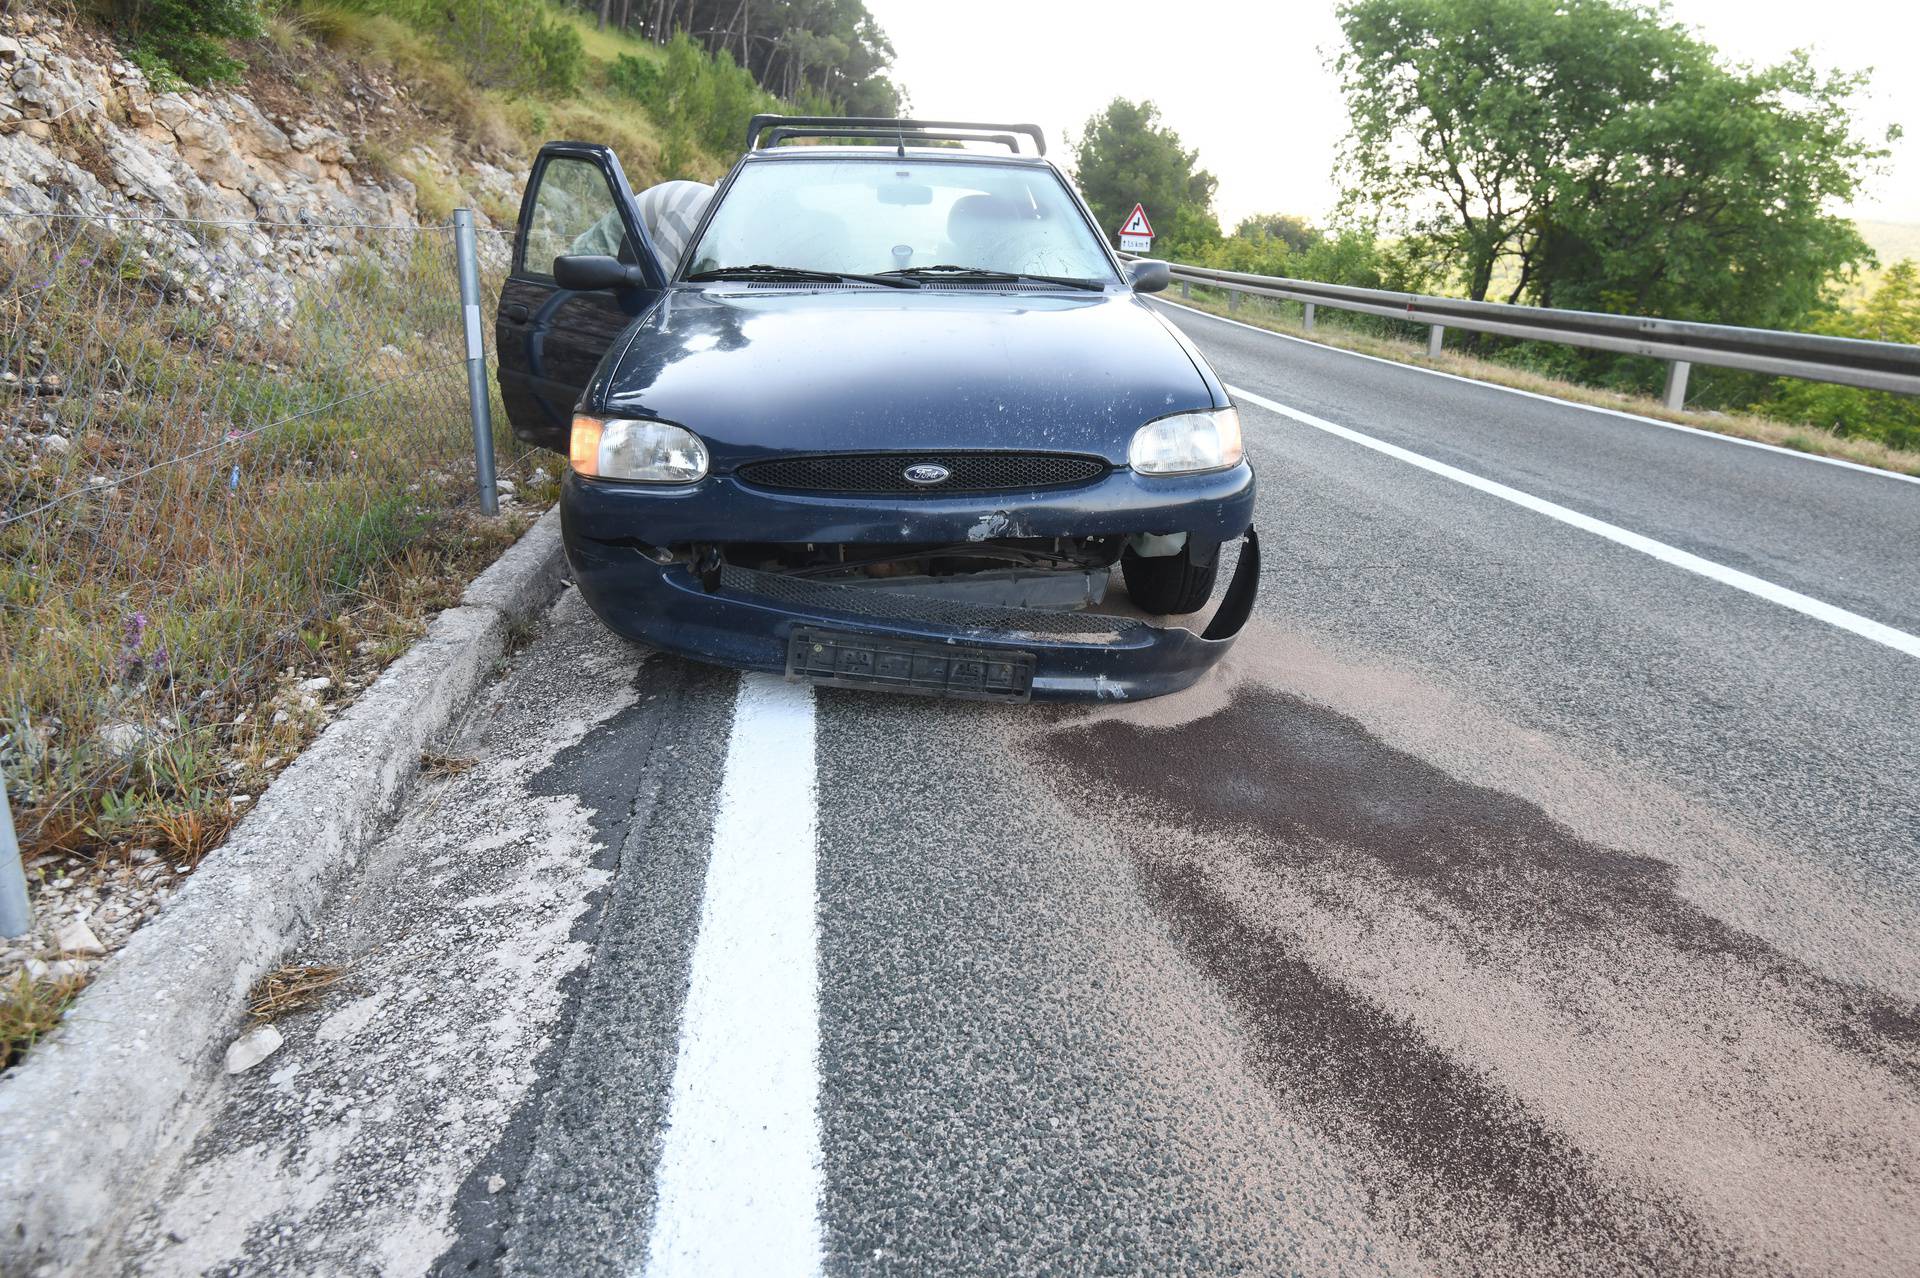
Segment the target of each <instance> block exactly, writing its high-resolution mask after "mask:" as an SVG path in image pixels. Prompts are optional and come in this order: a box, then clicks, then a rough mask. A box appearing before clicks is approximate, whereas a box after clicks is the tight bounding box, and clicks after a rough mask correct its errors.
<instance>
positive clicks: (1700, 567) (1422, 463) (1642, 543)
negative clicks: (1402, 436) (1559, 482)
mask: <svg viewBox="0 0 1920 1278" xmlns="http://www.w3.org/2000/svg"><path fill="white" fill-rule="evenodd" d="M1227 393H1228V394H1229V395H1232V396H1233V397H1234V398H1235V399H1237V400H1244V401H1245V402H1247V403H1249V404H1255V405H1258V406H1259V407H1261V408H1264V409H1266V410H1267V411H1268V412H1270V413H1278V414H1279V415H1280V416H1282V417H1286V418H1290V419H1292V420H1293V421H1296V422H1299V423H1300V424H1301V425H1303V426H1311V427H1313V428H1314V429H1315V430H1323V431H1325V432H1327V433H1328V434H1329V435H1337V436H1339V437H1340V438H1341V439H1344V440H1348V441H1350V442H1352V443H1355V444H1359V445H1360V446H1361V447H1363V448H1371V449H1373V450H1374V451H1375V452H1377V453H1384V454H1386V455H1387V456H1388V457H1392V458H1395V459H1396V460H1398V461H1403V462H1406V463H1407V464H1409V465H1412V466H1418V467H1419V468H1420V469H1421V470H1425V471H1430V472H1431V473H1433V474H1435V475H1439V476H1442V477H1443V478H1446V479H1451V480H1453V481H1454V482H1455V483H1458V484H1465V485H1466V486H1467V487H1469V488H1472V489H1475V490H1477V491H1479V492H1483V493H1486V494H1488V495H1489V496H1492V497H1498V498H1499V499H1500V500H1502V501H1509V502H1512V503H1513V504H1514V505H1516V506H1519V507H1522V508H1524V509H1526V510H1531V511H1533V512H1534V513H1535V514H1538V515H1545V516H1546V517H1547V518H1549V519H1557V520H1559V521H1560V522H1561V523H1563V524H1569V525H1571V526H1572V527H1575V528H1578V529H1580V530H1582V531H1583V532H1590V533H1592V534H1593V535H1594V536H1596V537H1604V538H1606V539H1607V540H1608V541H1611V542H1613V543H1615V544H1616V545H1621V546H1625V547H1627V548H1628V549H1630V550H1637V551H1639V552H1640V553H1641V554H1643V555H1651V556H1652V557H1653V558H1655V559H1658V560H1659V561H1660V562H1662V563H1665V564H1671V565H1673V566H1674V567H1676V568H1684V569H1686V570H1687V571H1688V572H1691V573H1698V574H1699V575H1700V576H1702V577H1706V578H1708V579H1710V580H1713V581H1717V582H1719V583H1720V584H1721V585H1724V586H1732V587H1733V588H1734V589H1735V590H1743V591H1745V592H1746V593H1747V594H1750V595H1755V596H1757V597H1759V598H1761V599H1765V600H1767V601H1768V602H1769V603H1776V604H1779V605H1780V606H1781V607H1783V608H1791V609H1792V610H1793V611H1795V612H1797V613H1800V614H1801V615H1802V616H1807V617H1812V618H1813V619H1814V620H1816V621H1824V622H1826V623H1827V624H1828V625H1830V626H1836V627H1838V628H1839V629H1841V630H1845V631H1849V632H1851V633H1853V634H1856V635H1859V636H1860V637H1861V638H1863V639H1871V640H1873V642H1875V643H1879V644H1885V645H1886V646H1887V647H1889V648H1892V649H1894V650H1895V651H1896V652H1904V653H1905V654H1907V655H1908V656H1909V657H1920V635H1910V634H1908V633H1907V632H1906V631H1904V630H1896V629H1894V628H1893V627H1892V626H1889V625H1885V624H1883V623H1881V622H1878V621H1874V620H1873V619H1872V618H1869V617H1862V616H1861V615H1860V614H1858V613H1854V612H1848V611H1847V610H1846V609H1845V608H1836V607H1835V606H1834V605H1832V604H1830V603H1825V602H1823V601H1821V600H1819V599H1815V598H1813V597H1812V596H1811V595H1803V594H1801V593H1800V592H1799V591H1797V590H1789V589H1787V588H1786V587H1785V586H1777V585H1775V584H1774V583H1773V582H1770V581H1766V580H1764V579H1762V578H1759V577H1755V576H1753V575H1752V574H1750V573H1744V572H1741V571H1740V570H1739V569H1737V568H1729V567H1727V566H1726V565H1725V564H1719V563H1715V562H1714V561H1713V560H1711V559H1702V558H1701V557H1700V556H1699V555H1695V554H1691V553H1689V552H1687V551H1684V550H1681V549H1679V548H1678V547H1676V546H1669V545H1667V543H1665V542H1663V541H1655V540H1654V539H1653V538H1651V537H1646V536H1642V535H1641V534H1639V533H1637V532H1630V531H1628V530H1627V529H1625V528H1622V527H1620V526H1619V525H1617V524H1610V523H1607V522H1606V521H1605V520H1601V519H1595V518H1594V517H1593V516H1591V515H1583V514H1581V513H1580V512H1579V511H1577V510H1569V509H1568V508H1567V507H1565V506H1562V505H1559V504H1558V503H1555V502H1550V501H1547V500H1545V499H1544V498H1540V497H1535V496H1533V495H1532V494H1530V493H1523V492H1521V491H1520V490H1519V489H1517V488H1509V487H1507V486H1506V485H1505V484H1502V483H1497V482H1495V481H1494V480H1491V479H1483V478H1481V477H1480V476H1479V475H1474V474H1470V473H1469V472H1467V471H1464V470H1461V469H1459V468H1458V467H1455V466H1449V465H1447V464H1446V463H1445V462H1438V461H1435V460H1433V458H1431V457H1425V456H1422V455H1421V454H1419V453H1416V452H1413V451H1412V450H1411V449H1406V448H1402V447H1400V446H1399V445H1398V444H1389V443H1387V442H1386V441H1385V440H1383V439H1375V438H1374V437H1373V436H1371V435H1363V434H1361V433H1360V432H1359V431H1357V430H1353V429H1351V428H1350V427H1346V426H1337V425H1335V424H1334V423H1332V422H1330V421H1327V420H1326V419H1325V418H1323V417H1315V416H1314V415H1313V414H1312V413H1306V412H1302V411H1301V410H1299V409H1297V408H1289V407H1288V406H1287V405H1285V404H1282V403H1280V402H1279V401H1277V400H1272V399H1268V398H1267V397H1266V396H1264V395H1256V394H1254V393H1253V392H1252V391H1248V390H1241V389H1240V388H1239V387H1236V386H1229V387H1227Z"/></svg>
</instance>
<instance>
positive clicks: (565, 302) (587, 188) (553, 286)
mask: <svg viewBox="0 0 1920 1278" xmlns="http://www.w3.org/2000/svg"><path fill="white" fill-rule="evenodd" d="M573 254H600V255H604V256H608V257H617V258H619V259H620V260H621V261H622V262H626V263H629V264H632V265H637V266H639V267H640V269H641V272H642V273H643V275H644V278H645V280H646V284H645V286H644V287H632V288H618V289H600V290H595V291H592V292H575V291H573V290H571V289H565V288H562V287H560V285H559V284H558V283H556V282H555V280H554V278H553V260H554V259H555V258H557V257H565V256H569V255H573ZM665 286H666V276H665V273H664V272H663V271H662V270H661V268H660V263H659V262H658V260H656V258H655V255H654V251H653V244H652V242H651V241H650V240H649V239H648V238H647V233H646V228H645V227H644V226H643V225H642V224H641V221H640V215H639V210H638V209H637V208H636V207H635V206H634V199H633V188H631V187H630V186H628V185H627V176H626V174H625V173H624V172H622V171H621V169H620V161H619V160H618V159H617V158H615V156H614V154H613V152H612V151H610V150H608V149H607V148H606V147H604V146H598V145H595V144H593V143H588V142H549V143H547V144H546V145H545V146H543V147H541V148H540V155H539V158H538V159H536V160H535V161H534V164H533V175H532V177H531V178H529V179H528V181H527V193H526V194H525V195H524V196H523V197H521V200H520V227H519V234H518V235H517V236H516V237H515V239H514V245H513V268H512V271H511V273H510V274H509V275H508V276H507V282H506V284H505V285H504V286H503V287H502V288H501V290H500V309H499V310H498V311H497V312H496V313H495V316H494V350H495V351H496V352H497V360H498V363H499V378H500V398H501V399H502V400H503V401H504V402H505V404H506V409H507V420H508V421H510V422H512V423H513V433H514V435H515V436H517V437H518V438H519V439H521V440H522V441H524V442H526V443H529V444H536V445H538V446H540V447H542V448H551V449H555V450H556V451H559V452H563V453H564V452H565V451H567V437H568V434H569V433H570V432H571V430H572V428H573V408H574V405H575V404H576V403H577V402H578V401H579V399H580V395H581V392H582V391H584V390H585V389H586V385H587V382H588V381H589V380H591V379H592V377H593V370H594V369H595V368H596V367H597V366H598V365H599V363H600V357H601V356H602V355H604V354H606V352H607V348H608V347H609V346H611V345H612V344H613V342H614V339H615V338H617V337H619V336H620V334H621V333H622V332H624V331H625V330H626V328H627V326H628V325H629V324H631V323H632V322H633V321H634V319H636V318H637V317H638V316H640V315H641V314H643V313H644V312H645V311H646V310H647V308H648V307H650V306H652V305H653V303H654V302H655V301H657V300H658V299H659V297H660V292H661V290H662V289H663V288H664V287H665Z"/></svg>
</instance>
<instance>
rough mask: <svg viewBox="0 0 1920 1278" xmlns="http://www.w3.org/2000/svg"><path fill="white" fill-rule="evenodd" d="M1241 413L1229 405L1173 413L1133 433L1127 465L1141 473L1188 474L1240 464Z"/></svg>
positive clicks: (1241, 454) (1241, 453)
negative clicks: (1198, 411) (1195, 411)
mask: <svg viewBox="0 0 1920 1278" xmlns="http://www.w3.org/2000/svg"><path fill="white" fill-rule="evenodd" d="M1243 455H1244V454H1243V450H1242V448H1241V446H1240V414H1239V413H1237V412H1235V411H1234V410H1233V409H1231V408H1211V409H1208V410H1206V411H1205V412H1200V413H1176V414H1175V415H1174V416H1172V417H1162V418H1161V419H1160V420H1159V421H1154V422H1148V423H1147V424H1146V425H1145V426H1142V427H1141V428H1140V429H1139V430H1137V431H1135V432H1134V436H1133V445H1132V447H1130V448H1128V449H1127V464H1128V465H1130V466H1132V467H1133V468H1134V470H1136V471H1138V472H1139V473H1140V474H1143V475H1187V474H1192V473H1193V472H1195V471H1202V470H1225V469H1226V468H1227V467H1229V466H1237V465H1239V464H1240V458H1241V457H1242V456H1243Z"/></svg>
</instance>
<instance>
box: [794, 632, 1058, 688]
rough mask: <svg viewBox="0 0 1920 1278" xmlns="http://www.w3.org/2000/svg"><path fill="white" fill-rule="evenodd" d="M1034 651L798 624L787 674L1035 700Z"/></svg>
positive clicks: (833, 683) (838, 684)
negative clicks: (933, 641) (1017, 650)
mask: <svg viewBox="0 0 1920 1278" xmlns="http://www.w3.org/2000/svg"><path fill="white" fill-rule="evenodd" d="M1033 665H1034V658H1033V654H1032V653H1031V652H1014V651H1009V650H1007V649H1003V648H967V647H961V646H959V645H956V644H946V643H929V642H927V641H925V640H920V639H896V638H892V637H890V636H887V635H863V634H858V633H855V632H852V631H846V630H820V629H817V628H815V627H812V626H797V627H795V628H794V631H793V634H792V635H791V636H789V637H788V639H787V678H789V679H804V680H806V681H808V682H809V683H816V684H822V685H824V686H826V687H830V688H869V689H885V690H886V691H889V692H908V693H914V694H917V695H919V696H923V697H954V698H959V699H962V700H968V701H1031V700H1033Z"/></svg>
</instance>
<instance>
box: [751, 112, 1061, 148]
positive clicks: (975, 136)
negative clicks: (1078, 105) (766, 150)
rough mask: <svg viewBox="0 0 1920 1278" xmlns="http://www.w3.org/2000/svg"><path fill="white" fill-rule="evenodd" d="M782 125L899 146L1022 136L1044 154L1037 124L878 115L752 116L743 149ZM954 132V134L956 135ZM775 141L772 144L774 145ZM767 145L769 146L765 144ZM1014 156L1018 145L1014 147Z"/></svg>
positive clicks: (1042, 138) (791, 134)
mask: <svg viewBox="0 0 1920 1278" xmlns="http://www.w3.org/2000/svg"><path fill="white" fill-rule="evenodd" d="M782 126H789V127H798V128H805V129H824V130H826V132H824V133H818V134H815V133H809V134H807V135H806V136H809V137H836V138H838V137H862V138H867V137H896V138H898V139H899V140H900V144H901V145H902V146H905V145H906V142H907V139H908V138H909V137H921V138H928V139H933V140H938V141H942V142H950V141H981V142H1001V141H1004V140H1006V139H1005V135H1007V134H1015V133H1017V134H1023V135H1024V136H1026V137H1030V138H1032V139H1033V148H1034V152H1035V153H1036V154H1038V155H1045V154H1046V153H1047V139H1046V136H1045V135H1044V134H1043V133H1041V132H1040V126H1039V125H1037V124H981V123H978V122H976V121H969V120H897V119H889V118H887V117H885V116H878V115H756V116H754V117H753V119H751V120H749V121H748V122H747V150H749V151H757V150H759V149H760V135H761V134H762V133H765V132H767V131H768V130H769V129H775V130H778V129H780V128H781V127H782ZM955 131H958V136H956V134H955ZM782 136H785V137H797V136H800V135H799V134H795V133H785V134H783V135H782ZM778 140H779V139H778V138H775V139H773V141H775V142H777V141H778ZM769 145H771V143H769ZM1014 149H1015V151H1016V153H1017V151H1018V149H1019V148H1018V146H1017V145H1016V146H1015V148H1014Z"/></svg>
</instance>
